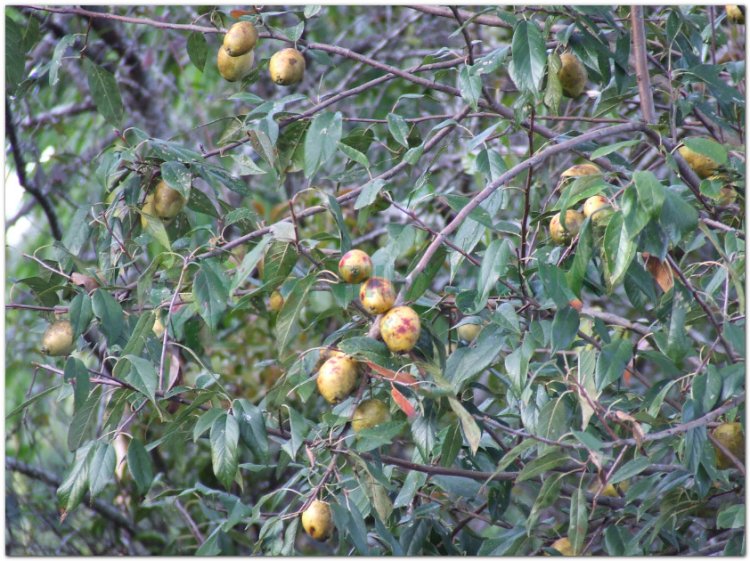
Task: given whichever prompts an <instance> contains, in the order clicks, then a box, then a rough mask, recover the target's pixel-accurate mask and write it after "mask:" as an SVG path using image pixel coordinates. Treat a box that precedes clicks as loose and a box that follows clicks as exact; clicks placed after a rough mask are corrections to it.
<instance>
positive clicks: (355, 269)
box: [339, 249, 372, 284]
mask: <svg viewBox="0 0 750 561" xmlns="http://www.w3.org/2000/svg"><path fill="white" fill-rule="evenodd" d="M339 274H340V275H341V278H342V279H344V282H347V283H349V284H357V283H360V282H364V281H366V280H367V279H369V278H370V275H371V274H372V261H371V260H370V256H369V255H367V254H366V253H365V252H364V251H362V250H360V249H352V250H351V251H347V252H346V253H345V254H344V255H343V256H342V257H341V260H340V261H339Z"/></svg>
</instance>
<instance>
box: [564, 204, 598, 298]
mask: <svg viewBox="0 0 750 561" xmlns="http://www.w3.org/2000/svg"><path fill="white" fill-rule="evenodd" d="M593 253H594V234H593V227H592V222H591V220H590V219H586V220H584V222H583V225H582V226H581V230H580V231H579V232H578V245H577V246H576V253H575V256H574V257H573V264H572V265H571V266H570V269H568V271H567V272H566V273H565V280H566V281H567V284H568V286H570V289H571V290H572V291H573V292H574V293H575V294H576V295H580V294H581V287H582V286H583V279H584V278H585V277H586V271H587V269H588V266H589V262H590V261H591V257H592V255H593Z"/></svg>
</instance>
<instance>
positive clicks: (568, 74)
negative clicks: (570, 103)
mask: <svg viewBox="0 0 750 561" xmlns="http://www.w3.org/2000/svg"><path fill="white" fill-rule="evenodd" d="M560 62H561V63H562V65H561V66H560V70H558V71H557V77H558V79H559V80H560V86H562V91H563V93H564V94H565V95H566V96H568V97H572V98H574V99H575V98H577V97H578V96H579V95H581V94H582V93H583V89H584V88H585V87H586V80H588V73H587V72H586V67H585V66H584V65H583V63H582V62H581V61H580V59H579V58H578V57H577V56H576V55H574V54H573V53H563V54H562V55H560Z"/></svg>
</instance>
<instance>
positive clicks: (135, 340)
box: [115, 312, 156, 374]
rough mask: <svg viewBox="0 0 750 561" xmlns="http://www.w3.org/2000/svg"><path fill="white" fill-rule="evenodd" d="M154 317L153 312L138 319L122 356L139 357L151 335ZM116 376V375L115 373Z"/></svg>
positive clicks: (143, 314)
mask: <svg viewBox="0 0 750 561" xmlns="http://www.w3.org/2000/svg"><path fill="white" fill-rule="evenodd" d="M155 320H156V317H155V316H154V313H153V312H146V313H142V314H141V315H140V317H139V318H138V323H136V324H135V327H134V328H133V333H131V334H130V339H128V343H127V345H125V348H124V349H123V350H122V354H123V355H136V356H138V355H140V354H141V351H143V348H144V347H145V346H146V341H148V339H149V337H151V336H152V335H153V331H152V329H153V327H154V322H155ZM115 374H117V373H115Z"/></svg>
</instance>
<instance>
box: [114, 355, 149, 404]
mask: <svg viewBox="0 0 750 561" xmlns="http://www.w3.org/2000/svg"><path fill="white" fill-rule="evenodd" d="M120 360H121V361H128V362H129V363H130V369H129V370H128V373H127V375H126V376H125V381H126V382H128V383H129V384H130V385H132V386H133V387H134V388H135V389H137V390H138V391H139V392H141V393H142V394H143V395H145V396H146V397H148V398H149V400H151V402H152V403H154V405H156V384H157V382H158V375H157V373H156V369H155V368H154V365H153V364H152V363H151V361H148V360H146V359H145V358H141V357H138V356H135V355H127V356H124V357H122V358H121V359H120Z"/></svg>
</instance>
